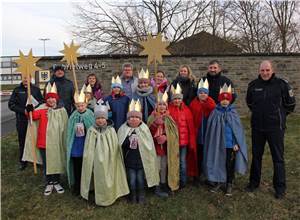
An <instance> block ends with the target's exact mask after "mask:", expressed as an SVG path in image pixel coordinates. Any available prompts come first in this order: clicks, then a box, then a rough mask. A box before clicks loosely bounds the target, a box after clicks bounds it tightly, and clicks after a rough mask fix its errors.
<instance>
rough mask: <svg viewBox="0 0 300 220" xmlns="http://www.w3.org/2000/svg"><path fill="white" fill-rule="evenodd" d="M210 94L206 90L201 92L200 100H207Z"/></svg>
mask: <svg viewBox="0 0 300 220" xmlns="http://www.w3.org/2000/svg"><path fill="white" fill-rule="evenodd" d="M207 97H208V95H207V94H206V93H205V92H200V93H199V95H198V98H199V100H201V101H204V100H206V99H207Z"/></svg>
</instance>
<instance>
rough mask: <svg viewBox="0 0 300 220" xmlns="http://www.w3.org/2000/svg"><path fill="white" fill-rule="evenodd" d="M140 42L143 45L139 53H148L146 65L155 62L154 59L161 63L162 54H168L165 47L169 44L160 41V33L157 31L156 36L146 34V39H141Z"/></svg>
mask: <svg viewBox="0 0 300 220" xmlns="http://www.w3.org/2000/svg"><path fill="white" fill-rule="evenodd" d="M140 44H141V45H142V46H143V47H144V50H143V51H142V52H141V53H140V55H148V62H147V65H149V64H151V63H152V62H155V63H156V61H158V62H159V63H162V56H163V55H170V53H169V51H167V49H166V48H167V47H168V46H169V42H167V41H162V35H161V33H159V34H158V35H157V36H156V37H152V36H151V34H149V35H148V36H147V40H146V41H141V42H140ZM155 65H156V64H155Z"/></svg>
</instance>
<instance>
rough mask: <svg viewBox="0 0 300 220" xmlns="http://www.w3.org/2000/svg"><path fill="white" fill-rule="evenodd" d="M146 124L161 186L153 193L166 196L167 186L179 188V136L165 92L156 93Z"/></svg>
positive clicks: (172, 188)
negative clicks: (151, 141)
mask: <svg viewBox="0 0 300 220" xmlns="http://www.w3.org/2000/svg"><path fill="white" fill-rule="evenodd" d="M148 126H149V128H150V131H151V134H152V136H153V140H154V144H155V149H156V154H157V159H158V167H159V170H160V173H159V174H160V186H161V187H162V189H161V188H160V186H157V187H156V190H155V193H156V194H157V195H158V196H162V197H164V196H168V194H167V193H166V192H168V186H169V187H170V189H171V190H172V191H175V190H177V189H178V188H179V159H178V158H179V136H178V129H177V127H176V124H175V122H174V121H173V119H172V118H171V116H170V113H169V111H168V95H167V93H166V92H165V93H164V94H163V93H158V96H157V104H156V106H155V110H154V111H153V112H152V114H151V115H150V117H149V118H148ZM167 178H168V180H167ZM167 185H168V186H167ZM162 190H163V191H164V192H162Z"/></svg>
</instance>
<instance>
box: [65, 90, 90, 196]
mask: <svg viewBox="0 0 300 220" xmlns="http://www.w3.org/2000/svg"><path fill="white" fill-rule="evenodd" d="M83 91H84V88H83V89H82V90H81V92H80V94H79V95H78V94H77V92H76V93H75V95H74V102H75V106H76V110H75V111H74V112H73V113H72V114H71V116H70V118H69V121H68V135H67V174H68V181H69V186H70V187H71V188H72V189H73V194H74V195H76V196H77V195H79V194H80V178H81V167H82V156H83V147H84V141H85V137H86V132H87V130H88V129H89V127H91V126H92V125H93V124H94V113H93V112H92V111H91V110H90V109H88V108H87V103H86V97H85V94H84V92H83Z"/></svg>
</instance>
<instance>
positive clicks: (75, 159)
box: [72, 157, 82, 191]
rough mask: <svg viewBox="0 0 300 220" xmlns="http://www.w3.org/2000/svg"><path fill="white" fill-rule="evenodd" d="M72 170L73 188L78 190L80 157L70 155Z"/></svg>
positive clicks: (80, 167)
mask: <svg viewBox="0 0 300 220" xmlns="http://www.w3.org/2000/svg"><path fill="white" fill-rule="evenodd" d="M72 161H73V171H74V180H75V182H74V190H76V191H80V182H81V169H82V157H72Z"/></svg>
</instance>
